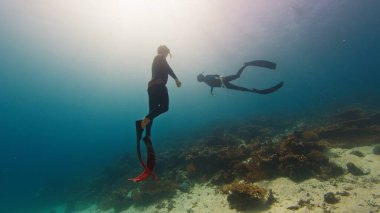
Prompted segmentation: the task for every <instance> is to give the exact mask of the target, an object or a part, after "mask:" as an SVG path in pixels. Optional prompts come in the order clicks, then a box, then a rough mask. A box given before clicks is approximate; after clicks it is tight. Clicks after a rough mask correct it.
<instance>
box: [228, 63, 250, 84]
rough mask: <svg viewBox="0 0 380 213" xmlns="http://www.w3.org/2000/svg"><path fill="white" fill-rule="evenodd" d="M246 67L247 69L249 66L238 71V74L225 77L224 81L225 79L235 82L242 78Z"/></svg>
mask: <svg viewBox="0 0 380 213" xmlns="http://www.w3.org/2000/svg"><path fill="white" fill-rule="evenodd" d="M246 67H247V66H246V65H244V66H243V67H242V68H240V69H239V70H238V72H237V73H236V74H235V75H229V76H225V77H223V79H224V80H225V81H233V80H235V79H238V78H240V75H241V73H242V72H243V70H244V69H245V68H246Z"/></svg>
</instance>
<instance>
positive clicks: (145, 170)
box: [128, 168, 157, 182]
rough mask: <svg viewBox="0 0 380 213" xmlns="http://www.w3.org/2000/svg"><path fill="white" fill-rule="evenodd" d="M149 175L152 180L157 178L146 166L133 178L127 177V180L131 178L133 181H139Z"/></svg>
mask: <svg viewBox="0 0 380 213" xmlns="http://www.w3.org/2000/svg"><path fill="white" fill-rule="evenodd" d="M149 176H152V178H153V179H154V180H157V176H156V175H155V174H153V172H152V171H151V170H150V169H148V168H145V169H144V171H143V172H142V173H141V174H140V175H139V176H137V177H135V178H129V179H128V180H131V181H133V182H140V181H143V180H146V179H148V177H149Z"/></svg>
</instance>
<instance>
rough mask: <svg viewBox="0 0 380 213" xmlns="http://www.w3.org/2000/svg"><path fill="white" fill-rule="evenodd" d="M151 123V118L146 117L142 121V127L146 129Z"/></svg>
mask: <svg viewBox="0 0 380 213" xmlns="http://www.w3.org/2000/svg"><path fill="white" fill-rule="evenodd" d="M149 123H150V119H149V118H147V117H145V118H144V120H142V121H141V129H145V127H146V126H147V125H148V124H149Z"/></svg>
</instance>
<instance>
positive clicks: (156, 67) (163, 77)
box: [149, 55, 177, 87]
mask: <svg viewBox="0 0 380 213" xmlns="http://www.w3.org/2000/svg"><path fill="white" fill-rule="evenodd" d="M168 75H170V76H171V77H172V78H174V79H176V78H177V76H176V75H175V74H174V72H173V70H172V68H171V67H170V66H169V64H168V62H167V61H166V58H165V57H164V56H162V55H157V56H156V57H155V58H154V59H153V63H152V80H150V81H149V87H151V86H153V85H157V84H161V85H166V83H167V82H168Z"/></svg>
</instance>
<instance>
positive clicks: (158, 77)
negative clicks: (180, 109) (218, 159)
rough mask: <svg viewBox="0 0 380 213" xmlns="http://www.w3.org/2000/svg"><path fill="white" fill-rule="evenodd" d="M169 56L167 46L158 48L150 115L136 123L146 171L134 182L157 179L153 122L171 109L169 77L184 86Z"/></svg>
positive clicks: (154, 61) (153, 68)
mask: <svg viewBox="0 0 380 213" xmlns="http://www.w3.org/2000/svg"><path fill="white" fill-rule="evenodd" d="M168 55H170V57H171V54H170V50H169V48H168V47H167V46H165V45H161V46H159V47H158V49H157V56H156V57H155V58H154V60H153V64H152V79H151V80H150V81H149V83H148V95H149V113H148V114H147V115H146V116H145V117H144V119H143V120H137V121H136V134H137V154H138V158H139V160H140V163H141V165H142V167H143V168H144V171H143V172H142V173H141V174H140V175H139V176H137V177H135V178H131V179H130V180H132V181H134V182H139V181H142V180H145V179H147V178H148V177H149V176H152V177H153V178H154V179H156V176H155V175H154V174H153V169H154V167H155V165H156V162H155V153H154V150H153V145H152V141H151V137H150V136H151V129H152V124H153V120H154V118H156V117H157V116H159V115H161V114H162V113H165V112H167V111H168V109H169V94H168V90H167V88H166V83H167V81H168V77H169V75H170V76H171V77H172V78H173V79H174V80H175V83H176V85H177V87H181V84H182V83H181V81H179V80H178V78H177V76H176V75H175V74H174V72H173V70H172V68H171V67H170V66H169V64H168V62H167V61H166V57H167V56H168ZM144 129H146V132H145V137H144V138H143V141H144V144H145V146H146V149H147V163H146V164H145V162H144V161H143V159H142V156H141V150H140V140H141V137H142V133H143V131H144Z"/></svg>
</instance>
